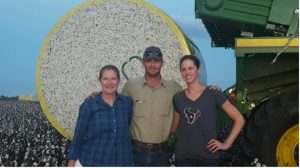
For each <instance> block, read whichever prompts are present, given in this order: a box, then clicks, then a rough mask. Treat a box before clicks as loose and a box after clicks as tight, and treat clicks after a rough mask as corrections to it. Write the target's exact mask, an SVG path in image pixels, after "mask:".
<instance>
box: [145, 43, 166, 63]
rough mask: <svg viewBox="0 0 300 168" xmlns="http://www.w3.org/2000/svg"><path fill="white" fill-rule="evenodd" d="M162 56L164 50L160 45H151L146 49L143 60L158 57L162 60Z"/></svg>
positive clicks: (157, 58)
mask: <svg viewBox="0 0 300 168" xmlns="http://www.w3.org/2000/svg"><path fill="white" fill-rule="evenodd" d="M162 56H163V55H162V52H161V50H160V49H159V48H158V47H155V46H150V47H148V48H146V49H145V52H144V55H143V61H148V60H150V59H156V60H160V61H161V60H163V58H162Z"/></svg>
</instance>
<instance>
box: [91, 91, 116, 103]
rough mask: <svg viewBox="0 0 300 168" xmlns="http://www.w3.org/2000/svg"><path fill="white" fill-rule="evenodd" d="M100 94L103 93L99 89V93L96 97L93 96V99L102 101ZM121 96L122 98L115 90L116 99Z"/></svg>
mask: <svg viewBox="0 0 300 168" xmlns="http://www.w3.org/2000/svg"><path fill="white" fill-rule="evenodd" d="M102 94H103V92H102V91H100V92H99V94H97V95H96V97H95V98H96V99H95V100H100V101H101V102H104V101H103V99H102V96H101V95H102ZM121 98H122V97H121V96H120V94H119V93H118V92H117V93H116V100H120V99H121Z"/></svg>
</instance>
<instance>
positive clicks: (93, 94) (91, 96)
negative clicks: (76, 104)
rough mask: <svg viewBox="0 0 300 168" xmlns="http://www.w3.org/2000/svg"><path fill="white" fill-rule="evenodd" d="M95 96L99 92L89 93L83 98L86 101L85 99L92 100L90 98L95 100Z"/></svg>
mask: <svg viewBox="0 0 300 168" xmlns="http://www.w3.org/2000/svg"><path fill="white" fill-rule="evenodd" d="M97 94H99V92H93V93H91V94H90V95H89V96H88V97H87V98H85V99H86V100H87V99H92V98H95V97H96V96H97Z"/></svg>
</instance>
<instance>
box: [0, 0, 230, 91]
mask: <svg viewBox="0 0 300 168" xmlns="http://www.w3.org/2000/svg"><path fill="white" fill-rule="evenodd" d="M84 1H85V0H1V1H0V95H4V96H19V95H35V94H36V86H35V78H36V76H35V75H36V64H37V60H38V55H39V51H40V48H41V46H42V44H43V42H44V40H45V38H46V37H47V35H48V33H49V32H50V30H51V29H52V28H53V27H54V25H55V24H56V22H57V21H58V20H59V19H60V18H61V17H63V16H64V14H66V13H67V12H68V11H69V10H71V9H72V8H74V7H76V6H78V5H79V4H81V3H83V2H84ZM147 2H149V3H151V4H153V5H154V6H156V7H158V8H160V9H161V10H162V11H164V12H165V13H167V14H168V15H169V16H170V17H171V18H172V19H173V20H174V21H175V22H176V23H177V24H178V26H179V27H180V28H181V29H182V31H183V32H184V33H185V34H186V35H187V36H188V37H189V38H190V39H191V40H192V41H194V43H195V44H196V45H197V46H198V48H199V49H200V52H201V54H202V57H203V59H204V62H205V66H206V72H207V84H213V85H218V86H220V87H221V88H222V89H223V90H224V89H226V88H228V87H229V86H231V85H233V84H234V82H235V57H234V51H233V50H232V49H224V48H212V47H211V46H210V44H211V40H210V37H209V35H208V33H207V31H206V29H205V27H204V25H203V24H202V21H201V20H200V19H195V13H194V7H195V5H194V3H195V2H194V0H147Z"/></svg>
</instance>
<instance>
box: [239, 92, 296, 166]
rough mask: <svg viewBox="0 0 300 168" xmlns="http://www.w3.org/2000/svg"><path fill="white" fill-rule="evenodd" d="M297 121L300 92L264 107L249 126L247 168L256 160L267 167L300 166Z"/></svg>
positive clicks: (252, 117) (258, 110)
mask: <svg viewBox="0 0 300 168" xmlns="http://www.w3.org/2000/svg"><path fill="white" fill-rule="evenodd" d="M298 117H299V95H298V89H297V90H293V91H289V92H285V93H283V94H281V95H278V96H276V97H274V98H272V99H270V100H269V101H267V102H265V103H264V104H262V105H261V106H260V107H259V108H258V109H257V110H256V111H255V112H254V115H252V116H251V117H250V119H249V120H248V123H247V126H246V131H245V137H244V142H243V151H244V153H245V155H246V158H247V159H248V164H250V162H251V161H253V160H254V159H255V158H256V159H258V161H259V162H260V163H261V164H265V165H266V166H298V165H299V160H298V157H299V154H298V148H299V118H298Z"/></svg>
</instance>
